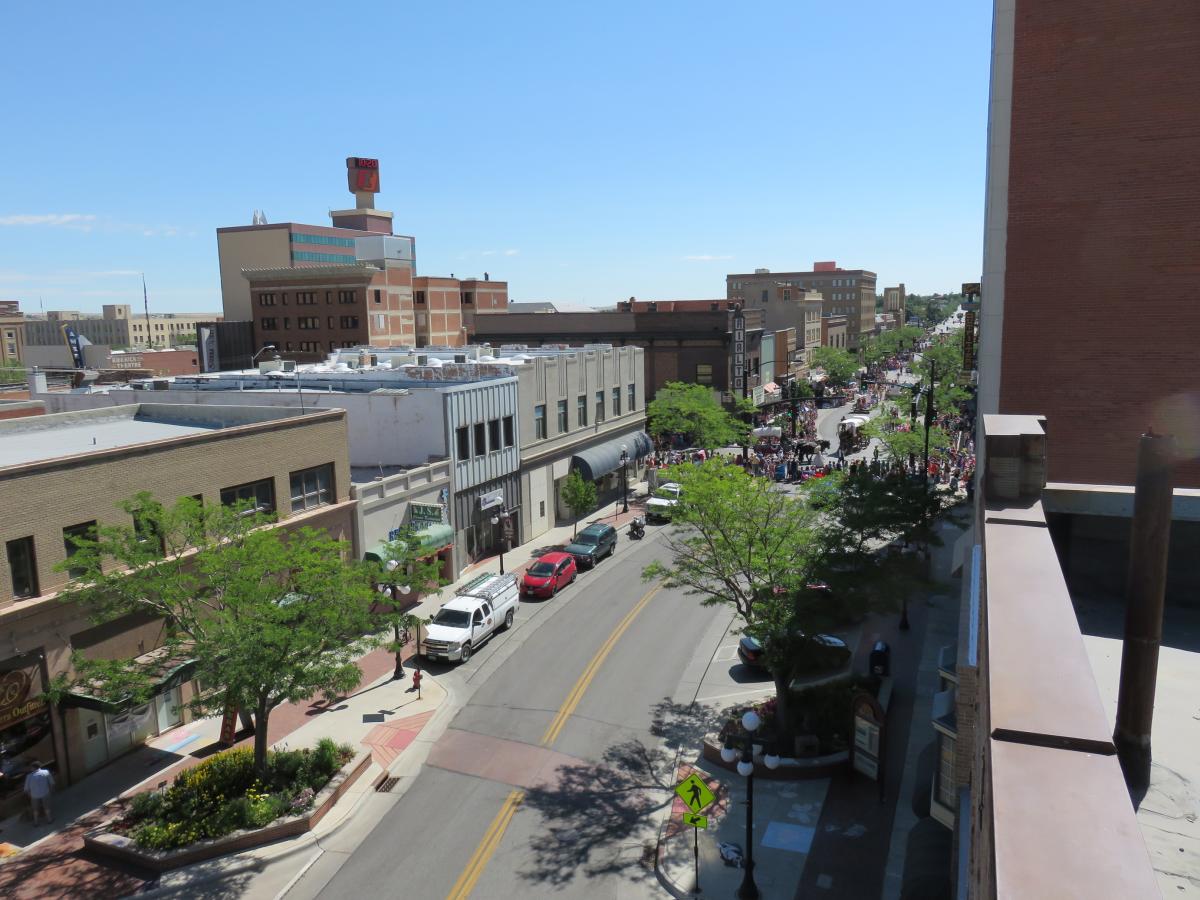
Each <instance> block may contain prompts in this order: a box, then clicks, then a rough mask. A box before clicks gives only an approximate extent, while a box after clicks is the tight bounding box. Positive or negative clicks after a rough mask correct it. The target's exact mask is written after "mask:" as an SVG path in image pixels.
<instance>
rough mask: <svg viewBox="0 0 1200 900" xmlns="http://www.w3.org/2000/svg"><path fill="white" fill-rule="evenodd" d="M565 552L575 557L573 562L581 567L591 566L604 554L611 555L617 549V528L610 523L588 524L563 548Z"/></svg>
mask: <svg viewBox="0 0 1200 900" xmlns="http://www.w3.org/2000/svg"><path fill="white" fill-rule="evenodd" d="M565 550H566V552H567V553H570V554H571V555H572V556H573V557H575V562H576V563H577V564H578V565H580V566H581V567H583V568H587V569H590V568H593V567H594V566H595V565H596V563H598V562H600V560H602V559H604V557H606V556H612V555H613V553H615V552H616V550H617V529H615V528H613V527H612V526H611V525H605V524H603V523H601V522H596V523H594V524H592V525H589V526H588V527H587V528H585V529H583V531H581V532H579V535H578V536H577V537H576V538H575V540H573V541H571V543H569V544H567V546H566V548H565Z"/></svg>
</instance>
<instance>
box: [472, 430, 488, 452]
mask: <svg viewBox="0 0 1200 900" xmlns="http://www.w3.org/2000/svg"><path fill="white" fill-rule="evenodd" d="M484 431H485V428H484V424H483V423H482V422H476V423H475V455H476V456H483V455H484V454H485V453H487V444H486V443H485V438H486V435H485V434H484Z"/></svg>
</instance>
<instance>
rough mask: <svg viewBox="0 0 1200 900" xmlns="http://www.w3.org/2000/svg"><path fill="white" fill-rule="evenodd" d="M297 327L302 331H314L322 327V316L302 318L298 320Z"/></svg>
mask: <svg viewBox="0 0 1200 900" xmlns="http://www.w3.org/2000/svg"><path fill="white" fill-rule="evenodd" d="M296 326H297V327H298V328H299V329H300V330H301V331H312V330H313V329H315V328H320V327H321V317H320V316H301V317H300V318H298V319H297V320H296Z"/></svg>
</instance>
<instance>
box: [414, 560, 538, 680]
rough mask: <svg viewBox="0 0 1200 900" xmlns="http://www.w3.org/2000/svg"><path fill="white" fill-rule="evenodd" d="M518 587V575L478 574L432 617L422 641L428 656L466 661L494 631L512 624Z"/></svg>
mask: <svg viewBox="0 0 1200 900" xmlns="http://www.w3.org/2000/svg"><path fill="white" fill-rule="evenodd" d="M518 593H519V589H518V587H517V578H516V576H515V575H513V574H512V573H511V572H510V573H508V574H507V575H481V576H480V577H479V578H476V579H475V580H474V581H472V582H470V583H468V584H467V585H466V586H465V587H463V588H462V589H460V590H459V592H458V593H457V594H456V595H455V596H454V598H453V599H452V600H450V602H448V603H446V604H444V605H443V606H442V608H441V609H439V610H438V611H437V613H436V614H435V615H434V617H433V621H431V622H430V623H429V627H428V629H427V630H426V632H425V634H426V638H425V640H424V641H422V649H423V651H424V653H425V656H427V657H428V658H429V659H442V660H446V661H447V662H455V661H459V662H466V661H467V660H468V659H470V658H471V653H472V652H473V651H474V650H475V648H477V647H478V646H479V645H480V644H482V643H483V642H484V641H486V640H487V639H488V638H490V637H491V636H492V635H493V634H495V633H496V632H497V631H505V630H507V629H509V628H511V627H512V623H513V615H514V613H515V611H516V608H517V599H518Z"/></svg>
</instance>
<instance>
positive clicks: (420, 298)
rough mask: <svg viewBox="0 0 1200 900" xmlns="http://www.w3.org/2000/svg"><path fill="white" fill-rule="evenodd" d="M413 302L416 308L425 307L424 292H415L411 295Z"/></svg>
mask: <svg viewBox="0 0 1200 900" xmlns="http://www.w3.org/2000/svg"><path fill="white" fill-rule="evenodd" d="M413 302H414V303H416V304H417V306H424V305H425V292H424V291H417V292H416V293H415V294H413Z"/></svg>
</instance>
